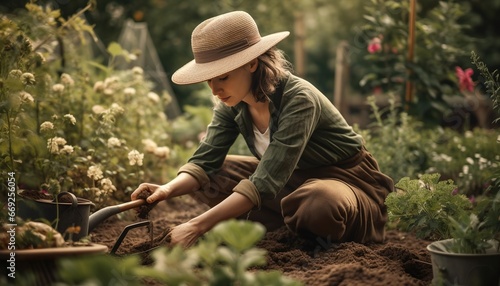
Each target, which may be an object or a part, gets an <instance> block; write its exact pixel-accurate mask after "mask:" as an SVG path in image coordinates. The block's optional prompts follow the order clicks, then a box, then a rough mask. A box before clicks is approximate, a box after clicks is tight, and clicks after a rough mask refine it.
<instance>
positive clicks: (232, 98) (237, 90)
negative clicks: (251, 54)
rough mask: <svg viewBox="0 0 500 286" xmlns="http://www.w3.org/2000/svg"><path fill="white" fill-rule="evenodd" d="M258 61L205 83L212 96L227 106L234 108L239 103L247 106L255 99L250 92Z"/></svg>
mask: <svg viewBox="0 0 500 286" xmlns="http://www.w3.org/2000/svg"><path fill="white" fill-rule="evenodd" d="M257 64H258V61H257V60H253V61H251V62H250V63H248V64H246V65H244V66H242V67H240V68H237V69H235V70H233V71H230V72H228V73H225V74H223V75H221V76H218V77H215V78H213V79H210V80H208V81H207V83H208V86H210V88H211V89H212V94H213V95H214V96H216V97H217V98H218V99H220V100H221V101H222V102H224V104H226V105H227V106H235V105H237V104H238V103H240V102H241V101H245V102H247V103H249V104H251V103H254V102H255V99H254V97H253V95H252V91H251V82H252V73H253V72H254V71H255V70H256V68H257Z"/></svg>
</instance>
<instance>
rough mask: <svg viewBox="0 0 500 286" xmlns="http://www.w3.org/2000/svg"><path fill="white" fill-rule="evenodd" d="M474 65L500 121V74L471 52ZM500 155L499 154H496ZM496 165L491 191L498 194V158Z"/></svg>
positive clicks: (499, 174)
mask: <svg viewBox="0 0 500 286" xmlns="http://www.w3.org/2000/svg"><path fill="white" fill-rule="evenodd" d="M471 59H472V63H473V64H474V65H475V66H476V68H477V69H478V70H479V73H480V74H481V75H482V76H483V80H484V85H485V86H486V93H487V94H488V95H489V96H490V98H491V101H492V102H493V109H494V110H495V111H496V113H497V116H498V117H497V118H496V119H495V121H494V122H499V121H500V74H499V73H498V70H494V71H493V72H490V70H489V69H488V67H487V65H486V64H485V63H484V62H483V61H481V59H480V57H479V56H478V55H477V54H476V53H475V52H474V51H472V52H471ZM496 141H497V142H496V143H497V145H498V143H500V135H499V136H498V137H497V140H496ZM496 154H498V152H497V153H496ZM495 159H496V165H495V166H494V167H493V168H492V170H493V176H492V177H493V182H492V184H491V187H490V190H492V191H493V192H496V193H500V179H499V178H500V157H496V158H495Z"/></svg>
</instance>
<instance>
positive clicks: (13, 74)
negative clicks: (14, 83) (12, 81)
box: [9, 70, 23, 78]
mask: <svg viewBox="0 0 500 286" xmlns="http://www.w3.org/2000/svg"><path fill="white" fill-rule="evenodd" d="M22 74H23V72H22V71H20V70H11V71H10V72H9V77H13V78H20V77H21V75H22Z"/></svg>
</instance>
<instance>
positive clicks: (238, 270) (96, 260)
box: [58, 220, 301, 285]
mask: <svg viewBox="0 0 500 286" xmlns="http://www.w3.org/2000/svg"><path fill="white" fill-rule="evenodd" d="M264 233H265V229H264V227H263V226H262V225H260V224H258V223H254V222H249V221H242V220H229V221H225V222H222V223H220V224H218V225H217V226H215V227H214V228H213V229H212V230H211V231H209V232H208V233H206V234H205V235H204V237H203V238H202V239H201V240H200V241H199V242H198V244H197V245H196V246H194V247H191V248H188V249H184V248H182V247H180V246H175V247H172V248H167V247H162V248H160V249H157V250H155V251H154V252H153V253H152V256H153V259H154V263H153V265H152V267H147V266H142V265H140V261H139V259H138V257H137V256H136V255H131V256H130V257H126V258H116V257H112V256H94V257H85V258H81V259H75V258H72V259H64V260H61V261H60V262H59V264H58V265H59V277H60V279H61V280H62V281H64V283H59V284H58V285H75V284H78V285H83V284H86V283H87V284H89V283H92V284H93V285H110V284H112V282H113V283H116V284H118V283H120V284H124V283H127V285H140V282H141V281H143V279H148V280H151V279H152V280H155V281H156V282H160V283H162V284H163V285H301V283H300V282H298V281H295V280H292V279H290V278H287V277H285V276H283V275H282V274H281V273H280V272H278V271H269V272H266V271H258V270H256V269H255V267H257V266H262V265H264V264H265V263H266V259H265V254H266V251H265V250H263V249H259V248H256V247H255V244H256V243H257V242H258V241H259V240H260V239H262V236H263V235H264ZM82 267H83V268H84V269H85V270H81V271H80V270H78V269H80V268H82ZM76 270H78V271H76Z"/></svg>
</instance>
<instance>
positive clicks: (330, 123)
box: [131, 11, 394, 246]
mask: <svg viewBox="0 0 500 286" xmlns="http://www.w3.org/2000/svg"><path fill="white" fill-rule="evenodd" d="M288 35H289V32H280V33H275V34H271V35H268V36H265V37H261V36H260V34H259V31H258V28H257V25H256V24H255V21H254V20H253V19H252V17H251V16H250V15H248V14H247V13H245V12H241V11H237V12H231V13H227V14H223V15H220V16H217V17H214V18H211V19H208V20H206V21H204V22H202V23H201V24H200V25H198V26H197V27H196V28H195V29H194V31H193V33H192V38H191V44H192V49H193V54H194V60H193V61H191V62H189V63H187V64H186V65H185V66H183V67H182V68H180V69H179V70H178V71H176V72H175V73H174V74H173V76H172V80H173V82H175V83H177V84H192V83H199V82H203V81H207V83H208V85H209V86H210V88H211V90H212V93H213V95H214V96H215V97H217V99H219V102H218V103H217V104H216V106H215V108H214V115H213V119H212V122H211V123H210V125H209V126H208V129H207V132H206V137H205V138H204V139H203V140H202V142H201V143H200V145H199V147H198V149H197V150H196V152H195V153H194V155H193V156H192V157H191V158H190V159H189V161H188V163H187V164H185V165H184V166H182V167H181V168H180V170H179V172H178V175H177V177H176V178H174V179H173V180H172V181H170V182H168V183H167V184H165V185H155V184H149V183H143V184H141V185H140V186H139V187H138V188H137V189H136V190H135V191H134V192H133V193H132V195H131V199H132V200H135V199H136V198H137V195H138V194H139V193H141V192H143V191H145V190H148V191H152V192H153V193H152V194H151V195H150V196H149V197H148V198H147V202H148V203H153V202H158V201H160V200H168V199H170V198H173V197H176V196H180V195H185V194H191V195H192V196H194V197H195V198H196V199H197V200H198V201H201V202H203V203H205V204H207V205H209V206H210V207H211V208H210V209H209V210H208V211H206V212H205V213H203V214H201V215H199V216H198V217H195V218H193V219H191V220H189V221H188V222H186V223H183V224H181V225H178V226H176V227H174V228H173V229H172V232H171V239H172V243H174V244H180V245H183V246H190V245H192V244H193V243H194V242H195V241H196V240H197V238H198V237H200V236H201V235H202V234H204V233H205V232H207V231H208V230H210V229H211V228H212V227H213V226H215V225H216V224H217V223H219V222H221V221H224V220H227V219H230V218H243V219H250V220H253V221H258V222H260V223H262V224H264V225H265V226H266V228H267V229H268V230H273V229H276V228H278V227H281V226H283V225H286V226H287V227H288V228H289V229H290V230H292V231H294V232H296V233H298V234H300V235H304V236H309V237H312V238H314V237H321V238H326V239H329V241H332V242H342V241H357V242H361V243H363V242H368V241H371V242H381V241H383V239H384V225H385V222H386V217H387V213H386V208H385V205H384V200H385V198H386V196H387V194H388V193H389V192H391V191H392V190H393V188H394V186H393V182H392V180H391V179H390V178H389V177H387V176H385V175H384V174H382V173H381V172H380V171H379V169H378V165H377V162H376V161H375V159H374V158H373V157H372V156H371V155H370V154H369V153H368V152H367V151H366V150H365V148H364V147H363V140H362V138H361V136H360V135H358V134H356V133H355V132H354V131H353V130H352V128H351V127H350V126H349V125H348V124H347V123H346V121H345V120H344V118H343V117H342V115H341V114H340V113H339V111H338V110H337V109H336V108H335V107H334V106H333V105H332V103H331V102H330V101H329V100H328V99H327V98H326V97H325V96H324V95H323V94H322V93H321V92H320V91H319V90H317V89H316V88H315V87H314V86H312V85H311V84H310V83H308V82H307V81H305V80H303V79H301V78H298V77H296V76H294V75H292V74H291V73H290V72H289V71H288V70H287V68H288V66H289V64H288V62H287V61H286V60H285V58H284V55H283V53H282V52H281V51H279V50H277V49H276V48H274V46H275V45H276V44H277V43H278V42H280V41H281V40H283V39H284V38H286V37H287V36H288ZM239 134H242V135H243V137H244V138H245V141H246V143H247V144H248V147H249V149H250V151H251V152H252V153H253V155H254V156H235V155H227V153H228V150H229V148H230V147H231V145H232V144H233V142H234V141H235V139H236V138H237V136H238V135H239Z"/></svg>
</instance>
